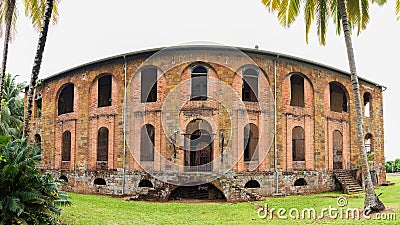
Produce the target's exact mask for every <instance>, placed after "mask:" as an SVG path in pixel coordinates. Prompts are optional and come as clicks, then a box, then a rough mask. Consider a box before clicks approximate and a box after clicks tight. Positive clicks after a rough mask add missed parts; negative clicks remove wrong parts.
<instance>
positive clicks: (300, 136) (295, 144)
mask: <svg viewBox="0 0 400 225" xmlns="http://www.w3.org/2000/svg"><path fill="white" fill-rule="evenodd" d="M292 156H293V161H304V160H305V142H304V129H303V128H302V127H295V128H293V130H292Z"/></svg>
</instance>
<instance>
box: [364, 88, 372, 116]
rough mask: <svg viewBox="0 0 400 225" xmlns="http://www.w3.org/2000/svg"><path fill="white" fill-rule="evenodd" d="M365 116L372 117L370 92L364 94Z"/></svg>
mask: <svg viewBox="0 0 400 225" xmlns="http://www.w3.org/2000/svg"><path fill="white" fill-rule="evenodd" d="M363 97H364V116H365V117H370V116H371V94H370V93H368V92H365V93H364V96H363Z"/></svg>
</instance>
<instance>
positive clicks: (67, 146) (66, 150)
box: [61, 131, 71, 161]
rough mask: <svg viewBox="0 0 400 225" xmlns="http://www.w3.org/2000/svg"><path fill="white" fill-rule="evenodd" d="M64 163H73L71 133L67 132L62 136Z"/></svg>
mask: <svg viewBox="0 0 400 225" xmlns="http://www.w3.org/2000/svg"><path fill="white" fill-rule="evenodd" d="M61 160H62V161H71V132H70V131H65V132H64V133H63V135H62V159H61Z"/></svg>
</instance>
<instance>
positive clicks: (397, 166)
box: [385, 159, 400, 173]
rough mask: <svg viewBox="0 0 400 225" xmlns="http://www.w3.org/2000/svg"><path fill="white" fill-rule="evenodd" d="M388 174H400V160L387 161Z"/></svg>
mask: <svg viewBox="0 0 400 225" xmlns="http://www.w3.org/2000/svg"><path fill="white" fill-rule="evenodd" d="M385 167H386V173H397V172H400V159H396V160H395V161H387V162H386V163H385Z"/></svg>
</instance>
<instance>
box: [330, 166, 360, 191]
mask: <svg viewBox="0 0 400 225" xmlns="http://www.w3.org/2000/svg"><path fill="white" fill-rule="evenodd" d="M333 175H334V176H335V177H336V179H337V180H338V181H339V182H340V184H341V185H342V187H343V191H344V192H362V191H364V190H363V188H362V187H361V186H360V185H359V184H358V183H357V181H355V180H354V178H353V176H352V175H351V174H350V172H349V171H346V170H335V171H334V172H333Z"/></svg>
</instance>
